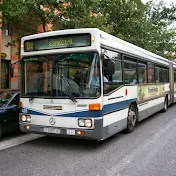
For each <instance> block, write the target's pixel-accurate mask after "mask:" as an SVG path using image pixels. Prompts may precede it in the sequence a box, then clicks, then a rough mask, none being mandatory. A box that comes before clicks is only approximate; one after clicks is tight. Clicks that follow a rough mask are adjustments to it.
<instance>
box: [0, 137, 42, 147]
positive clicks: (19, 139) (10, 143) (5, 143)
mask: <svg viewBox="0 0 176 176" xmlns="http://www.w3.org/2000/svg"><path fill="white" fill-rule="evenodd" d="M43 136H44V135H39V134H24V135H23V136H20V137H16V138H13V139H9V140H7V141H0V150H4V149H7V148H10V147H13V146H16V145H20V144H23V143H25V142H28V141H32V140H35V139H38V138H41V137H43Z"/></svg>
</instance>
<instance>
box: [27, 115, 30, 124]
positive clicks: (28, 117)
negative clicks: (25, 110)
mask: <svg viewBox="0 0 176 176" xmlns="http://www.w3.org/2000/svg"><path fill="white" fill-rule="evenodd" d="M26 121H27V122H28V123H30V122H31V116H29V115H28V116H27V119H26Z"/></svg>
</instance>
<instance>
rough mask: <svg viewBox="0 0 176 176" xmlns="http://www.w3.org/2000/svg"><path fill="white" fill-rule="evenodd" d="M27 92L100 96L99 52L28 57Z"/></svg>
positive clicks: (25, 82) (25, 77) (25, 78)
mask: <svg viewBox="0 0 176 176" xmlns="http://www.w3.org/2000/svg"><path fill="white" fill-rule="evenodd" d="M23 61H24V79H23V80H24V85H23V86H24V89H23V90H24V92H23V95H24V96H33V97H38V96H42V97H43V96H44V97H52V98H57V97H68V98H69V97H70V98H71V97H74V98H75V97H76V98H82V97H84V98H93V97H98V96H100V90H101V89H100V80H101V79H100V71H99V70H100V66H99V58H98V53H95V52H86V53H66V54H55V55H45V56H32V57H24V58H23Z"/></svg>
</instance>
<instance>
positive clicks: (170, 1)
mask: <svg viewBox="0 0 176 176" xmlns="http://www.w3.org/2000/svg"><path fill="white" fill-rule="evenodd" d="M148 1H149V0H142V2H143V3H146V2H148ZM159 1H161V0H156V2H159ZM164 2H165V3H166V5H167V6H169V5H170V4H171V3H172V2H175V3H176V1H175V0H164Z"/></svg>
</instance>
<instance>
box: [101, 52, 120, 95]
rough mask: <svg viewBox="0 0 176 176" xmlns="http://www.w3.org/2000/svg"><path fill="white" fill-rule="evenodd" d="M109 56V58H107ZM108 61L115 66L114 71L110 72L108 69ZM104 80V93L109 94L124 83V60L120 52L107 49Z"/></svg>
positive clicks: (104, 60) (104, 61) (104, 62)
mask: <svg viewBox="0 0 176 176" xmlns="http://www.w3.org/2000/svg"><path fill="white" fill-rule="evenodd" d="M106 57H107V58H106ZM108 61H110V62H112V65H114V66H115V68H114V71H113V72H112V73H109V71H107V65H108ZM103 77H104V78H103V80H104V81H103V82H104V84H103V85H104V94H107V93H109V92H111V91H113V90H115V89H116V88H117V87H119V86H121V85H122V84H123V81H122V60H121V54H120V53H118V52H114V51H110V50H106V51H105V57H104V59H103Z"/></svg>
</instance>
